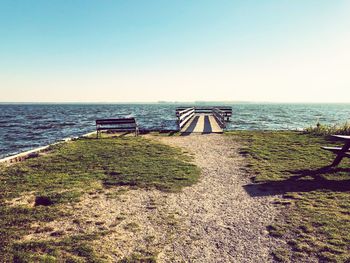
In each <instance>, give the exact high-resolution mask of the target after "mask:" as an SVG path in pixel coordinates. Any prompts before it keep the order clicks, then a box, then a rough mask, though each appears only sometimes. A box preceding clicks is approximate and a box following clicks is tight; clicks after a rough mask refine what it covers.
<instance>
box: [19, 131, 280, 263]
mask: <svg viewBox="0 0 350 263" xmlns="http://www.w3.org/2000/svg"><path fill="white" fill-rule="evenodd" d="M148 137H149V138H150V139H153V140H158V141H160V142H162V143H165V144H168V145H171V146H175V147H181V148H182V149H184V150H185V151H187V152H190V153H192V154H193V155H194V162H195V163H196V164H197V165H198V166H199V167H200V168H201V169H202V175H201V179H200V181H199V182H198V183H197V184H195V185H193V186H191V187H187V188H185V189H183V191H182V192H180V193H164V192H161V191H158V190H148V191H147V190H143V189H132V188H129V187H119V188H110V189H104V188H103V187H102V186H101V188H100V191H97V192H92V193H87V194H86V195H85V197H84V198H83V200H82V201H81V202H79V203H76V204H73V205H72V206H71V207H65V208H64V209H65V210H66V211H70V212H71V214H72V215H71V217H70V218H66V217H64V218H63V219H62V220H59V221H54V222H50V223H48V224H47V225H46V226H33V232H32V233H31V234H30V235H28V236H26V237H25V239H27V240H28V239H29V240H33V239H34V240H38V239H50V238H52V239H54V238H55V237H54V236H55V235H54V236H53V235H52V231H54V233H55V231H56V232H57V231H59V232H60V234H61V235H64V236H65V235H76V234H89V233H96V232H97V233H101V232H105V233H108V234H104V235H101V237H100V238H99V239H98V240H96V241H95V246H94V247H95V249H96V250H97V252H98V253H99V254H101V255H104V256H105V258H106V259H107V260H108V261H109V262H117V261H119V260H120V259H123V258H127V259H140V258H143V259H145V258H147V257H148V256H150V257H152V256H153V255H155V256H156V259H157V262H254V263H256V262H269V261H272V258H271V255H270V254H271V249H272V248H273V247H275V246H276V244H275V243H274V242H275V241H274V240H273V239H271V238H270V237H269V236H268V233H267V231H266V226H268V225H269V224H271V223H272V222H273V220H274V218H275V217H276V215H277V213H278V211H276V209H275V207H274V206H273V205H272V201H273V197H251V196H249V195H248V194H247V193H246V191H245V190H244V188H243V186H244V185H245V184H249V183H250V182H249V179H248V178H249V174H246V171H245V169H244V166H245V160H244V158H242V157H241V156H240V155H239V153H238V152H239V147H240V145H239V144H238V143H237V142H236V140H235V138H234V137H231V136H225V135H219V134H210V135H190V136H169V137H165V136H148ZM123 189H124V190H126V191H123ZM41 228H43V229H52V231H51V232H49V233H46V232H45V231H38V230H36V229H41Z"/></svg>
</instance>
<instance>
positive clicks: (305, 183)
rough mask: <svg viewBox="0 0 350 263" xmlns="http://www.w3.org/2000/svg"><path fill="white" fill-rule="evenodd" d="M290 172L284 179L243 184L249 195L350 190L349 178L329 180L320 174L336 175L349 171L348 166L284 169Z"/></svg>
mask: <svg viewBox="0 0 350 263" xmlns="http://www.w3.org/2000/svg"><path fill="white" fill-rule="evenodd" d="M286 172H289V173H290V174H292V176H291V177H289V178H288V179H286V180H282V181H273V182H265V183H257V184H248V185H245V186H243V188H244V189H245V190H246V191H247V193H248V194H249V195H250V196H253V197H258V196H272V195H282V194H285V193H287V192H310V191H315V190H329V191H338V192H347V191H350V179H346V180H330V179H326V178H324V177H323V176H322V175H324V174H328V175H334V177H335V176H336V175H337V173H349V174H350V168H331V167H329V166H327V167H323V168H321V169H316V170H295V171H286Z"/></svg>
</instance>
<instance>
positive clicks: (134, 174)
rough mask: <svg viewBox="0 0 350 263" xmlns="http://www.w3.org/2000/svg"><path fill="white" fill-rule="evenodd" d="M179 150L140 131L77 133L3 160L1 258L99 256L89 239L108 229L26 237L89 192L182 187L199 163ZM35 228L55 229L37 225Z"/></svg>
mask: <svg viewBox="0 0 350 263" xmlns="http://www.w3.org/2000/svg"><path fill="white" fill-rule="evenodd" d="M189 161H190V158H189V157H188V156H187V155H185V154H184V153H183V152H181V150H179V149H176V148H171V147H169V146H166V145H163V144H159V143H156V142H153V141H151V140H148V139H144V138H141V137H138V138H135V137H120V138H104V139H99V140H96V139H92V138H91V139H88V138H85V139H79V140H76V141H72V142H69V143H65V144H60V145H56V146H53V147H51V148H50V150H49V152H48V153H47V154H45V155H43V156H40V157H38V158H34V159H28V160H26V161H25V162H23V163H18V164H15V165H11V166H8V167H6V166H0V189H1V193H0V205H1V206H0V257H1V259H2V262H12V261H15V262H56V260H59V262H99V261H101V260H102V259H101V258H100V255H98V254H96V251H95V250H94V249H93V247H92V246H91V242H93V241H94V240H95V239H98V238H99V235H103V234H105V233H103V232H99V233H92V234H89V235H75V236H69V237H64V238H63V237H62V238H60V237H59V233H56V234H55V233H51V234H52V236H57V238H55V239H53V240H49V241H45V240H43V241H24V240H23V236H25V235H26V234H28V233H29V232H30V231H32V230H33V228H34V225H38V224H39V223H41V222H49V221H52V220H55V219H57V218H62V217H65V216H68V213H69V212H67V211H66V210H65V209H64V205H65V204H67V203H74V202H78V201H79V200H80V199H81V198H82V196H83V195H84V194H86V193H89V192H96V191H103V189H104V188H111V187H116V188H117V187H118V186H130V187H137V188H145V189H150V188H156V189H159V190H161V191H180V190H181V189H182V188H183V187H185V186H189V185H191V184H193V183H195V182H196V181H197V180H198V177H199V173H200V171H199V169H198V168H197V167H196V166H194V165H193V164H191V163H189ZM35 231H51V230H50V229H40V228H38V229H36V230H35Z"/></svg>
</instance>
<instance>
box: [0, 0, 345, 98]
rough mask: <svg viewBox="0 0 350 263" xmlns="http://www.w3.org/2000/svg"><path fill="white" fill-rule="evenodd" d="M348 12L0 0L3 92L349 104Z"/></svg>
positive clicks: (306, 0)
mask: <svg viewBox="0 0 350 263" xmlns="http://www.w3.org/2000/svg"><path fill="white" fill-rule="evenodd" d="M349 14H350V1H346V0H344V1H328V0H293V1H283V0H266V1H263V0H259V1H258V0H256V1H252V0H242V1H234V0H229V1H222V0H215V1H214V0H211V1H208V0H197V1H195V0H192V1H191V0H186V1H185V0H183V1H163V0H159V1H152V0H149V1H141V0H140V1H136V0H135V1H125V0H123V1H117V0H115V1H106V0H104V1H97V0H96V1H88V0H84V1H80V0H50V1H47V0H45V1H43V0H40V1H39V0H33V1H27V0H22V1H18V0H9V1H5V0H0V92H1V95H0V101H58V102H59V101H66V102H68V101H70V102H72V101H77V102H84V101H96V102H101V101H110V102H118V101H157V100H182V101H190V100H248V101H286V102H289V101H296V102H299V101H300V102H302V101H314V102H321V101H325V102H328V101H329V102H350V73H349V72H350V30H349V28H350V16H349ZM329 90H332V92H329Z"/></svg>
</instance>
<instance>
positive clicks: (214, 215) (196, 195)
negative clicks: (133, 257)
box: [160, 134, 277, 262]
mask: <svg viewBox="0 0 350 263" xmlns="http://www.w3.org/2000/svg"><path fill="white" fill-rule="evenodd" d="M160 140H161V141H162V142H163V143H167V144H170V145H172V146H177V147H182V148H185V149H187V150H188V151H190V152H192V153H194V154H195V163H196V164H197V165H198V166H199V167H201V168H202V176H201V181H200V182H199V183H198V184H196V185H194V186H193V187H190V188H187V189H184V191H183V192H181V193H180V194H176V195H171V196H169V197H168V198H167V204H168V206H169V207H172V208H173V209H174V208H175V209H176V210H177V211H178V212H179V215H180V217H182V218H183V222H182V225H183V227H182V228H183V229H184V230H183V231H178V232H177V233H176V234H175V237H174V238H173V243H172V244H170V245H167V246H166V247H165V248H164V251H163V253H162V255H161V256H160V259H162V260H161V261H164V262H170V261H169V258H175V259H179V260H184V261H186V262H268V261H272V259H271V256H270V253H271V249H272V248H273V247H274V246H275V245H276V244H275V243H274V242H275V241H274V240H272V239H271V238H270V237H269V236H268V233H267V231H266V226H267V225H269V224H271V223H272V221H273V219H274V218H275V216H276V215H277V211H276V209H275V207H274V206H273V205H272V201H273V198H271V197H251V196H249V195H248V194H247V193H246V191H245V190H244V189H243V188H242V186H243V185H245V184H247V183H250V182H249V179H248V177H249V176H248V175H247V174H245V172H244V169H242V168H244V163H245V161H244V159H243V158H242V157H241V156H240V155H239V153H238V152H239V147H240V146H239V145H238V144H237V142H235V139H234V138H233V137H229V136H224V135H218V134H211V135H191V136H179V137H161V138H160ZM170 255H171V256H170Z"/></svg>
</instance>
